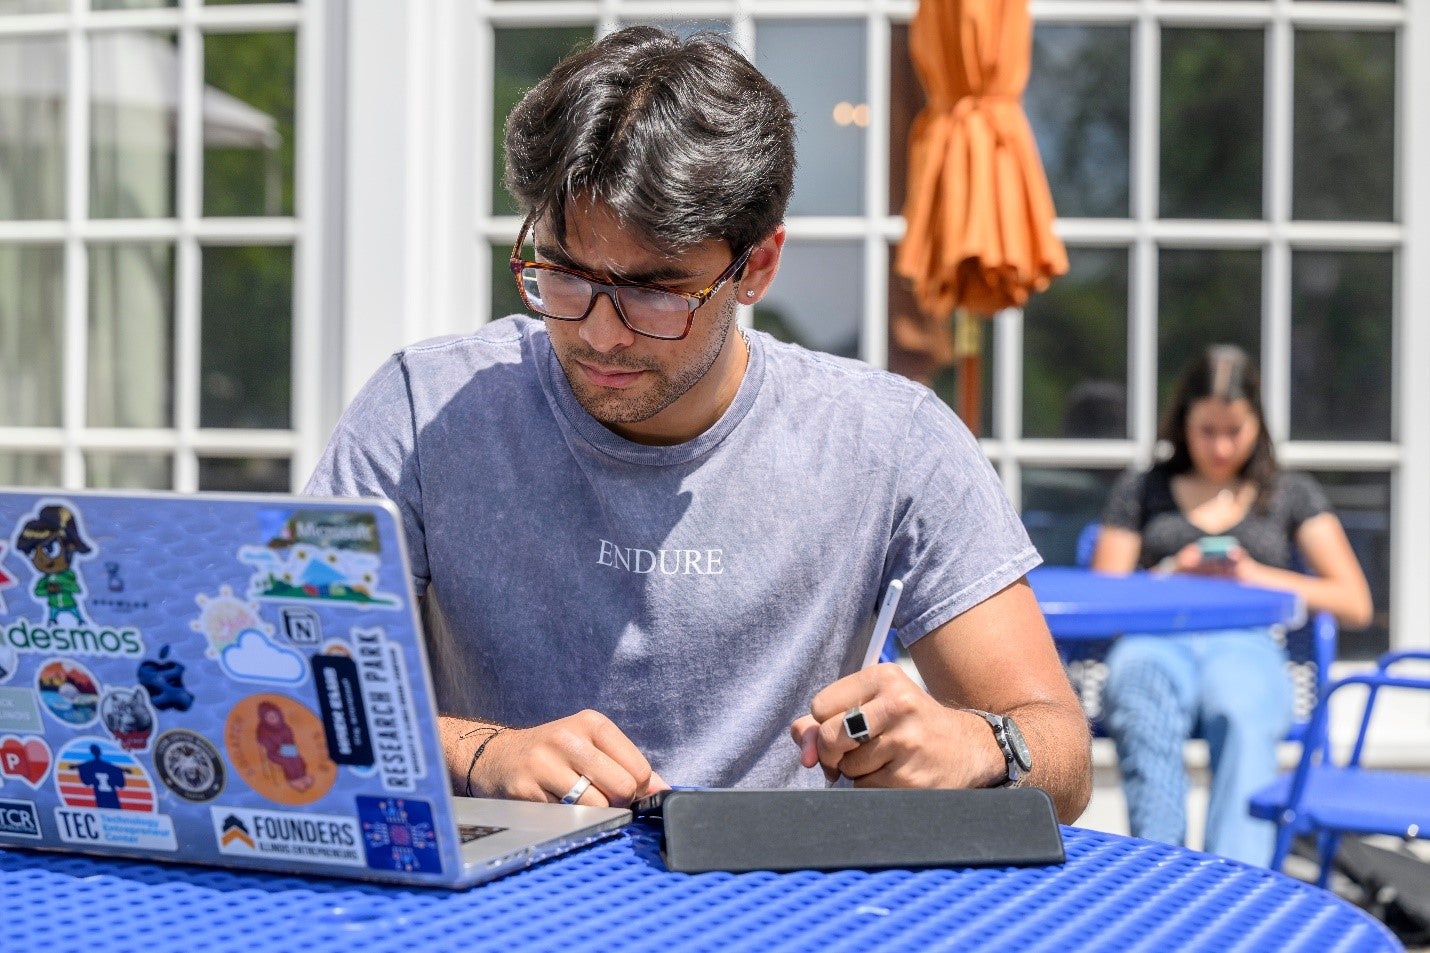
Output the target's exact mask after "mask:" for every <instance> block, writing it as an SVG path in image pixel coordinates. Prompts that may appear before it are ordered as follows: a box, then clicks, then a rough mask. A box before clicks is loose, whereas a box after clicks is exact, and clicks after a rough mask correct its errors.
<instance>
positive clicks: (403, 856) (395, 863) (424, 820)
mask: <svg viewBox="0 0 1430 953" xmlns="http://www.w3.org/2000/svg"><path fill="white" fill-rule="evenodd" d="M357 809H358V820H359V821H360V822H361V823H362V846H363V850H364V851H365V852H366V853H367V865H368V866H369V867H371V868H372V869H374V870H402V871H407V872H409V873H410V872H413V871H421V872H422V873H432V874H439V873H441V872H442V853H441V851H439V850H438V849H437V829H436V827H435V826H434V825H433V823H432V805H430V804H428V803H427V802H426V801H418V800H414V799H412V798H404V797H367V796H365V795H358V799H357Z"/></svg>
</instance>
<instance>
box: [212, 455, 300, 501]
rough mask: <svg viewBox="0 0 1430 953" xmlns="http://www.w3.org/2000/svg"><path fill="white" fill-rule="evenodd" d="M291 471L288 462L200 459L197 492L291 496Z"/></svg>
mask: <svg viewBox="0 0 1430 953" xmlns="http://www.w3.org/2000/svg"><path fill="white" fill-rule="evenodd" d="M291 469H292V463H291V461H289V460H287V459H282V458H275V457H200V458H199V489H200V490H228V491H231V492H236V493H291V492H293V477H292V474H291V472H290V471H291Z"/></svg>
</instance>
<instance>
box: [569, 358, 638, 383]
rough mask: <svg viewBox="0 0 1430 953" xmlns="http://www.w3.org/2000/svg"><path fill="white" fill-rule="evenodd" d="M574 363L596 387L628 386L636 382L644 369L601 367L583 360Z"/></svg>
mask: <svg viewBox="0 0 1430 953" xmlns="http://www.w3.org/2000/svg"><path fill="white" fill-rule="evenodd" d="M576 365H577V366H578V367H580V368H581V373H583V374H585V375H586V378H587V379H588V380H590V382H591V383H593V384H595V385H596V386H598V387H630V386H631V385H632V384H634V383H635V382H636V379H637V378H639V377H640V376H641V375H642V374H644V373H645V371H641V370H635V371H631V370H626V369H624V368H618V367H616V368H609V369H607V368H602V367H599V366H597V365H594V364H587V363H586V362H585V361H577V362H576Z"/></svg>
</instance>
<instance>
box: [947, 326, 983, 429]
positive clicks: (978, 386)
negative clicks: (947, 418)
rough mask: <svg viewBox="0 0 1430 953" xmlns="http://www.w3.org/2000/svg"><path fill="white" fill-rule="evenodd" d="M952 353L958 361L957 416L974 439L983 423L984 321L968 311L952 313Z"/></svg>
mask: <svg viewBox="0 0 1430 953" xmlns="http://www.w3.org/2000/svg"><path fill="white" fill-rule="evenodd" d="M953 353H954V355H955V356H956V357H957V358H958V415H959V416H960V417H962V418H963V422H964V424H965V425H966V426H967V427H968V429H969V430H971V431H972V432H973V435H974V436H975V437H977V436H980V434H979V430H980V429H981V428H982V424H983V406H982V404H983V377H982V373H981V372H982V360H983V322H982V321H981V320H979V319H978V317H977V316H975V315H974V314H972V313H970V312H969V311H968V309H967V308H959V309H958V310H956V311H955V312H954V313H953Z"/></svg>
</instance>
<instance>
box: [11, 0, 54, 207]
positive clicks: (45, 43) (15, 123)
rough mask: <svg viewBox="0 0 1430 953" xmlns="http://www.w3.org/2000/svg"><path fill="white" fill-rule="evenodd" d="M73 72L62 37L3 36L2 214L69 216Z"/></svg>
mask: <svg viewBox="0 0 1430 953" xmlns="http://www.w3.org/2000/svg"><path fill="white" fill-rule="evenodd" d="M0 2H3V0H0ZM68 75H69V51H68V47H67V45H66V43H65V38H64V37H63V36H60V37H23V36H22V37H9V38H0V219H37V218H48V219H57V218H64V217H65V164H66V163H65V142H66V137H65V89H66V84H67V82H68Z"/></svg>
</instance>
